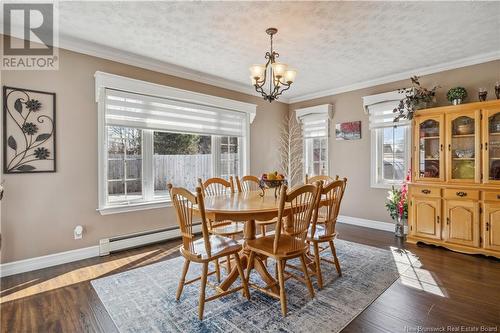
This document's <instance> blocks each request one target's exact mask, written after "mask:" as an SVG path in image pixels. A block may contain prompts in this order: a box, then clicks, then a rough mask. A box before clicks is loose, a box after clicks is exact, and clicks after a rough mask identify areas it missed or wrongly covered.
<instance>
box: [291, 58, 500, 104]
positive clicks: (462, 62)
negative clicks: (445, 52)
mask: <svg viewBox="0 0 500 333" xmlns="http://www.w3.org/2000/svg"><path fill="white" fill-rule="evenodd" d="M498 59H500V51H494V52H489V53H483V54H479V55H475V56H472V57H467V58H463V59H459V60H454V61H449V62H445V63H442V64H438V65H432V66H427V67H421V68H417V69H414V70H410V71H405V72H400V73H396V74H391V75H387V76H383V77H381V78H378V79H373V80H368V81H363V82H358V83H354V84H350V85H346V86H343V87H339V88H333V89H327V90H322V91H318V92H314V93H310V94H305V95H301V96H297V97H291V98H289V99H288V103H289V104H292V103H297V102H303V101H308V100H312V99H315V98H320V97H326V96H332V95H337V94H340V93H344V92H348V91H354V90H359V89H364V88H369V87H373V86H377V85H380V84H386V83H391V82H396V81H400V80H406V79H408V78H409V77H411V76H413V75H418V76H422V75H429V74H434V73H439V72H443V71H447V70H450V69H456V68H461V67H466V66H472V65H477V64H481V63H485V62H488V61H493V60H498Z"/></svg>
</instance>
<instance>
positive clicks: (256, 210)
mask: <svg viewBox="0 0 500 333" xmlns="http://www.w3.org/2000/svg"><path fill="white" fill-rule="evenodd" d="M279 202H280V200H279V196H278V197H276V196H275V194H274V193H273V191H264V192H263V191H248V192H236V193H231V194H224V195H214V196H206V197H205V198H204V206H205V217H206V218H207V219H210V220H212V221H227V220H230V221H234V222H241V223H244V230H243V249H242V252H241V254H240V256H241V263H242V266H243V268H244V269H245V270H246V268H247V267H248V266H249V258H250V250H249V249H248V247H247V246H246V243H247V241H248V240H251V239H255V238H256V223H255V221H269V220H271V219H273V218H276V217H277V216H278V211H279ZM193 208H194V209H195V214H196V215H198V216H199V215H200V212H199V210H198V208H197V207H193ZM290 212H291V206H290V204H289V203H285V207H284V210H283V218H285V217H287V216H288V215H289V214H290ZM288 220H289V219H287V218H285V219H284V223H287V222H288ZM254 258H255V259H254V263H253V268H254V269H255V271H256V272H257V273H258V274H259V275H260V278H261V279H262V281H263V282H264V283H265V284H266V286H265V287H264V288H258V289H260V290H262V291H271V292H272V293H274V294H279V286H278V282H277V280H276V279H275V278H274V277H273V276H272V275H271V274H270V273H269V271H268V270H267V266H266V264H265V261H266V257H265V256H263V255H260V254H259V255H255V256H254ZM238 276H239V275H238V270H237V268H236V265H233V269H232V270H231V271H230V272H229V274H228V275H227V277H226V278H225V279H224V280H223V281H222V282H221V284H220V285H219V289H220V290H221V291H226V290H228V289H229V287H230V286H231V285H232V284H233V283H234V282H235V281H236V279H237V278H238Z"/></svg>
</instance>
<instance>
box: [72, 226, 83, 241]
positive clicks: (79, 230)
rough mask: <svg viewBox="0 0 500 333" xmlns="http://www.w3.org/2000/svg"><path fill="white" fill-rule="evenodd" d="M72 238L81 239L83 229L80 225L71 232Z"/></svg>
mask: <svg viewBox="0 0 500 333" xmlns="http://www.w3.org/2000/svg"><path fill="white" fill-rule="evenodd" d="M73 236H74V238H75V239H82V238H83V227H82V226H81V225H77V226H76V227H75V230H73Z"/></svg>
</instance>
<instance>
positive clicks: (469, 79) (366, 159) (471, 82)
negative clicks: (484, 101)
mask: <svg viewBox="0 0 500 333" xmlns="http://www.w3.org/2000/svg"><path fill="white" fill-rule="evenodd" d="M499 80H500V61H492V62H488V63H484V64H480V65H474V66H469V67H464V68H459V69H454V70H449V71H445V72H440V73H437V74H432V75H426V76H423V77H422V78H421V83H422V85H423V86H424V87H431V86H433V85H440V86H441V89H439V91H438V95H437V102H438V104H439V105H447V104H448V101H447V100H446V92H447V91H448V89H450V88H452V87H455V86H463V87H465V88H466V89H467V91H468V92H469V98H468V99H467V100H466V102H469V101H477V88H479V87H486V88H488V99H493V98H495V94H494V85H495V82H496V81H499ZM407 86H409V80H405V81H399V82H393V83H389V84H383V85H379V86H374V87H370V88H366V89H360V90H356V91H351V92H347V93H343V94H338V95H333V96H328V97H323V98H318V99H313V100H309V101H305V102H300V103H294V104H291V105H290V108H289V109H290V112H293V110H296V109H298V108H303V107H308V106H313V105H320V104H326V103H332V104H333V105H334V108H335V114H334V116H333V121H332V125H334V124H335V123H341V122H346V121H356V120H361V121H362V128H361V140H357V141H336V140H335V135H334V134H333V133H334V132H333V131H332V135H331V136H330V145H329V148H330V151H329V157H330V161H329V162H330V170H331V173H332V174H339V175H341V176H345V177H347V178H348V179H349V182H348V187H347V192H346V194H345V197H344V202H343V204H342V211H341V214H343V215H347V216H354V217H361V218H365V219H370V220H376V221H390V218H389V216H388V214H387V212H386V210H385V207H384V201H385V198H386V196H387V190H385V189H375V188H371V187H370V132H369V130H368V115H366V114H365V112H364V110H363V101H362V97H363V96H368V95H373V94H379V93H383V92H387V91H393V90H396V89H398V88H403V87H407Z"/></svg>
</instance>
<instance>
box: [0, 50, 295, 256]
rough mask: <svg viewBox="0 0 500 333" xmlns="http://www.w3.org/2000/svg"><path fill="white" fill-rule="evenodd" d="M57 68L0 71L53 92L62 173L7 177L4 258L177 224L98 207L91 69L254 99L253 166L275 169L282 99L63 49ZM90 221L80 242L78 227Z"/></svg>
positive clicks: (10, 79)
mask: <svg viewBox="0 0 500 333" xmlns="http://www.w3.org/2000/svg"><path fill="white" fill-rule="evenodd" d="M59 56H60V64H59V70H58V71H2V73H1V83H2V85H8V86H14V87H21V88H28V89H34V90H42V91H49V92H55V93H56V97H57V99H56V103H57V155H58V156H57V172H56V173H52V174H24V175H3V179H4V180H5V188H6V190H5V191H6V192H5V196H4V199H3V200H2V202H1V204H2V210H1V214H2V215H1V217H2V221H1V233H2V249H1V262H2V263H5V262H10V261H15V260H21V259H26V258H31V257H36V256H42V255H46V254H51V253H56V252H61V251H67V250H71V249H77V248H82V247H87V246H93V245H97V244H98V241H99V239H101V238H106V237H110V236H116V235H122V234H127V233H132V232H138V231H145V230H152V229H157V228H163V227H167V226H172V225H175V223H176V222H175V216H174V212H173V210H172V208H162V209H152V210H146V211H138V212H132V213H122V214H114V215H107V216H101V215H100V214H99V213H98V212H96V208H97V203H98V201H97V105H96V103H95V98H94V73H95V72H96V71H103V72H108V73H113V74H118V75H123V76H127V77H131V78H135V79H140V80H145V81H149V82H154V83H158V84H163V85H167V86H172V87H176V88H180V89H186V90H191V91H196V92H200V93H204V94H210V95H215V96H220V97H225V98H230V99H234V100H238V101H243V102H249V103H254V104H257V105H258V106H257V116H256V118H255V120H254V122H253V124H252V125H251V145H250V146H251V151H250V159H251V165H250V171H251V172H252V173H253V174H260V173H262V172H263V171H265V170H272V169H274V168H276V167H277V165H278V161H277V158H276V156H277V154H276V150H277V145H278V136H279V133H278V126H277V125H276V124H279V123H280V121H281V119H282V118H283V117H284V115H285V114H286V112H287V111H288V106H287V105H286V104H282V103H272V104H269V103H268V102H266V101H264V100H263V99H261V98H258V97H255V96H250V95H245V94H242V93H238V92H234V91H230V90H227V89H222V88H217V87H213V86H210V85H206V84H202V83H197V82H194V81H189V80H184V79H180V78H177V77H173V76H169V75H164V74H160V73H156V72H152V71H148V70H144V69H141V68H137V67H132V66H128V65H123V64H120V63H116V62H112V61H107V60H104V59H100V58H95V57H91V56H86V55H83V54H79V53H74V52H70V51H66V50H60V53H59ZM78 224H81V225H83V226H84V227H85V234H84V238H83V240H78V241H75V240H73V228H74V227H75V226H76V225H78Z"/></svg>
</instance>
